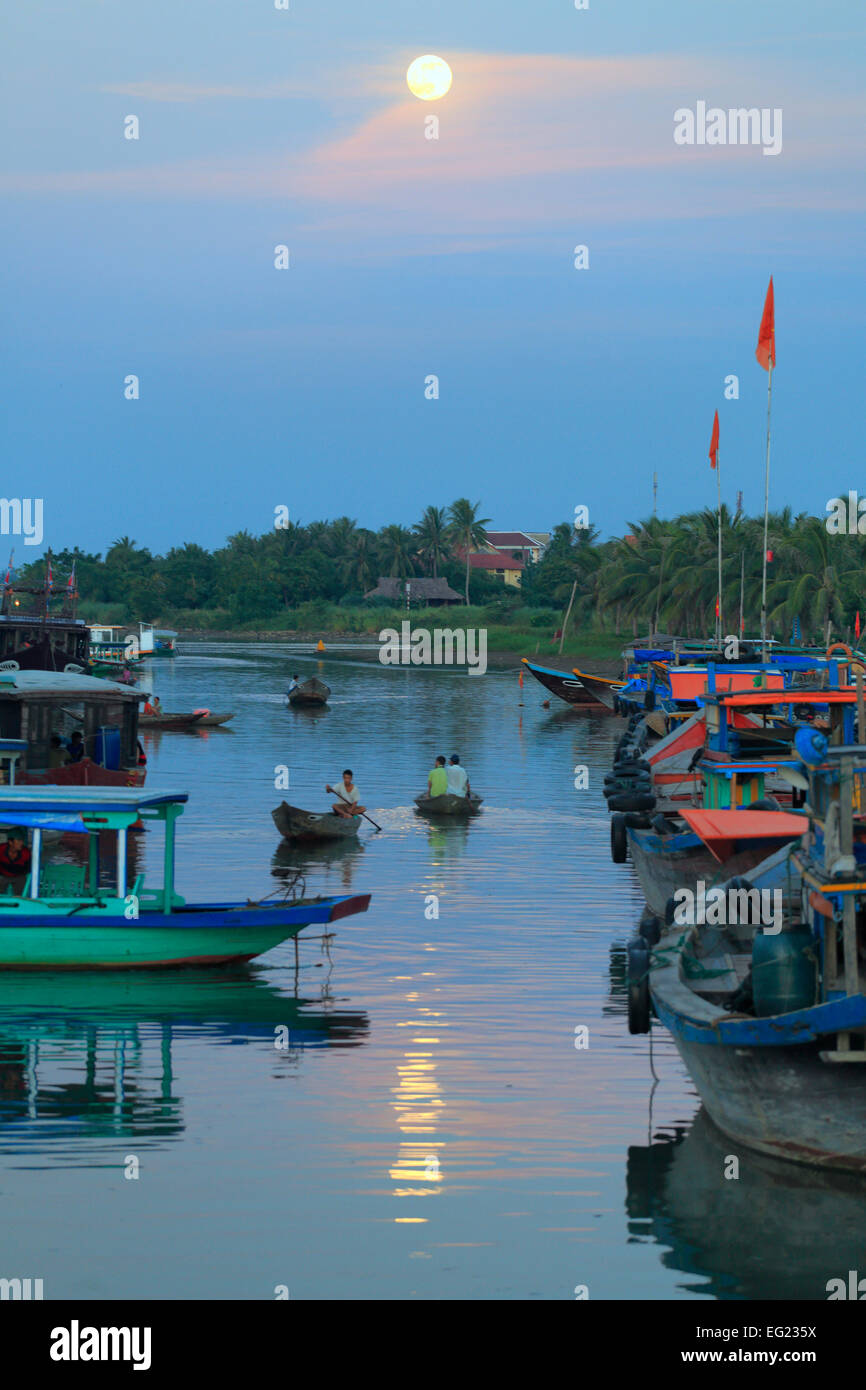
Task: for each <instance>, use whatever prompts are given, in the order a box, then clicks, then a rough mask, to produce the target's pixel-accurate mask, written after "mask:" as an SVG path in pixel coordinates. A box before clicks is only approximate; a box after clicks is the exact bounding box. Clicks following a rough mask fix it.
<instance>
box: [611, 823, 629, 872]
mask: <svg viewBox="0 0 866 1390" xmlns="http://www.w3.org/2000/svg"><path fill="white" fill-rule="evenodd" d="M625 822H626V818H625V816H624V815H623V814H622V812H621V811H618V812H617V814H616V815H615V816H611V818H610V857H611V859H612V860H613V862H614V864H624V863H625V861H626V860H627V859H628V836H627V835H626V833H625Z"/></svg>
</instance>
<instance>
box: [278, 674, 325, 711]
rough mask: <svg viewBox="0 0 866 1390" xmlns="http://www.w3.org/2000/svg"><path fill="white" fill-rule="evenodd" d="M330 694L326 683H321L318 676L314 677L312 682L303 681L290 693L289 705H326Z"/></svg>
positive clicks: (311, 679)
mask: <svg viewBox="0 0 866 1390" xmlns="http://www.w3.org/2000/svg"><path fill="white" fill-rule="evenodd" d="M330 693H331V691H330V688H329V687H328V686H327V685H325V682H324V681H320V680H319V678H318V676H312V677H311V678H310V680H308V681H303V682H302V683H301V684H300V685H296V686H295V688H294V690H290V691H289V692H288V698H289V704H290V705H326V704H327V703H328V696H329V695H330Z"/></svg>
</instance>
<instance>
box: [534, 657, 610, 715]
mask: <svg viewBox="0 0 866 1390" xmlns="http://www.w3.org/2000/svg"><path fill="white" fill-rule="evenodd" d="M520 659H521V661H522V663H523V665H524V666H525V667H526V669H527V671H530V672H531V673H532V675H533V676H534V677H535V679H536V680H537V681H539V682H540V683H541V684H542V685H543V686H544V688H545V690H549V691H550V693H551V694H552V695H556V696H557V697H558V698H559V699H560V700H565V702H566V704H568V705H595V704H597V703H598V702H597V701H596V700H595V699H594V698H593V696H592V695H590V694H589V691H588V690H586V688H585V687H584V685H583V684H582V682H581V681H579V680H577V679H576V678H575V676H574V675H572V673H571V672H570V671H557V670H555V669H554V668H553V667H551V666H538V665H537V664H536V662H534V661H530V660H529V658H528V657H525V656H523V657H521V658H520Z"/></svg>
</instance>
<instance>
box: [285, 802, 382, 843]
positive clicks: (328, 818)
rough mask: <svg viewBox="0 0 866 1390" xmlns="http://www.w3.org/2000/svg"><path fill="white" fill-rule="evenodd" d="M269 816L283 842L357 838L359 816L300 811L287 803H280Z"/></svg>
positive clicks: (297, 807)
mask: <svg viewBox="0 0 866 1390" xmlns="http://www.w3.org/2000/svg"><path fill="white" fill-rule="evenodd" d="M271 815H272V817H273V821H274V825H275V826H276V827H277V829H278V830H279V832H280V834H281V835H282V837H283V839H284V840H348V839H352V838H354V837H355V836H357V834H358V827H359V826H360V824H361V817H360V816H340V815H338V814H337V812H336V811H325V812H322V813H321V814H320V813H319V812H317V811H302V810H301V808H300V807H299V806H290V805H289V803H288V802H287V801H283V802H281V803H280V805H279V806H277V808H276V809H275V810H273V811H271Z"/></svg>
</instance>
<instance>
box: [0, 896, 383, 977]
mask: <svg viewBox="0 0 866 1390" xmlns="http://www.w3.org/2000/svg"><path fill="white" fill-rule="evenodd" d="M369 902H370V896H369V894H360V895H356V896H347V897H339V898H325V899H322V900H321V901H320V902H311V903H301V904H295V905H292V906H290V907H285V906H283V905H282V904H265V905H260V906H259V905H254V906H244V905H241V904H233V903H217V904H209V905H208V906H207V907H201V908H199V907H193V906H187V907H184V908H180V909H178V910H177V911H175V912H172V913H169V914H167V913H163V912H142V913H141V915H140V917H139V918H138V919H137V920H136V921H129V922H127V921H125V920H119V921H118V920H116V919H115V920H112V921H108V922H107V921H106V920H105V918H104V917H102V918H100V917H96V916H95V915H90V916H88V915H86V914H85V913H83V912H82V913H79V912H76V913H75V914H74V916H71V915H69V914H68V912H66V911H65V910H64V913H63V915H62V916H61V915H59V913H58V915H57V916H56V917H55V916H53V915H50V916H49V915H47V914H45V913H40V914H38V915H37V914H35V913H34V914H32V915H28V916H24V915H19V913H18V911H16V912H15V916H14V919H13V918H12V917H11V915H10V914H9V912H8V911H4V910H3V904H2V902H0V911H2V913H3V915H0V970H140V969H173V968H177V967H179V966H198V965H226V964H229V963H230V962H233V961H246V960H252V959H253V958H254V957H256V956H260V955H263V954H264V953H265V952H266V951H270V950H272V949H273V947H274V946H279V945H280V943H281V942H283V941H288V940H291V939H292V938H293V937H295V936H297V935H298V933H299V932H300V931H302V930H303V928H304V927H307V926H310V925H311V924H313V923H326V922H333V921H336V920H338V919H339V918H341V917H348V916H352V915H354V914H355V913H357V912H366V910H367V907H368V906H369Z"/></svg>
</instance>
